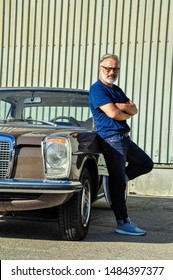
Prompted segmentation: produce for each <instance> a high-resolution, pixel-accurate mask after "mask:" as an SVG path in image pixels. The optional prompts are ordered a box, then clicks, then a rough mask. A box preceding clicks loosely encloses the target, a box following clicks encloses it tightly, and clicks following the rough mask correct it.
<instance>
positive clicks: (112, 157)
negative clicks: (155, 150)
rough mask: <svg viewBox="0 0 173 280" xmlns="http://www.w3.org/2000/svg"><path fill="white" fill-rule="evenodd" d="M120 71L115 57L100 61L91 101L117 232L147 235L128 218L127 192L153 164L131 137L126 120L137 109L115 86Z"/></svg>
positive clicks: (112, 55) (104, 58)
mask: <svg viewBox="0 0 173 280" xmlns="http://www.w3.org/2000/svg"><path fill="white" fill-rule="evenodd" d="M119 70H120V68H119V59H118V57H117V56H116V55H114V54H106V55H104V56H103V57H102V58H101V60H100V65H99V73H100V78H99V80H98V81H97V82H95V83H94V84H93V85H92V86H91V88H90V93H89V101H90V107H91V111H92V114H93V117H94V121H95V125H96V128H97V132H98V135H99V136H100V137H99V139H100V147H101V150H102V153H103V155H104V157H105V161H106V165H107V169H108V173H109V194H110V200H111V205H110V206H111V208H112V210H113V212H114V214H115V217H116V221H117V226H116V228H115V232H117V233H120V234H127V235H144V234H146V231H145V230H142V229H140V228H138V227H137V225H135V224H133V223H132V222H131V221H130V218H129V217H128V214H127V206H126V199H125V190H126V184H127V181H128V180H132V179H134V178H136V177H137V176H140V175H142V174H145V173H148V172H150V171H151V170H152V168H153V162H152V160H151V159H150V157H149V156H148V155H147V154H146V153H145V152H144V151H143V150H142V149H141V148H139V147H138V146H137V145H136V144H135V143H134V142H133V141H132V140H131V138H130V136H129V132H130V127H129V126H128V124H127V120H128V119H130V118H131V117H133V116H134V115H135V114H137V108H136V105H135V104H134V102H133V101H131V100H129V98H128V97H126V95H125V94H124V92H123V91H122V90H121V89H120V88H119V87H118V86H116V85H115V84H114V82H115V81H116V79H117V77H118V74H119Z"/></svg>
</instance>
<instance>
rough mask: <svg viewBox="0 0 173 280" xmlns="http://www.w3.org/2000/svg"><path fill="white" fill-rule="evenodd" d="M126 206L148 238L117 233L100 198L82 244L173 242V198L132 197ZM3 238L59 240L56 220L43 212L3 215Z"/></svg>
mask: <svg viewBox="0 0 173 280" xmlns="http://www.w3.org/2000/svg"><path fill="white" fill-rule="evenodd" d="M127 206H128V212H129V216H130V218H131V219H132V221H133V222H135V223H136V224H138V226H139V227H141V228H144V229H145V230H146V231H147V234H146V235H145V236H127V235H120V234H117V233H114V229H115V226H116V222H115V217H114V215H113V212H112V210H111V209H110V207H109V205H107V203H106V202H105V200H104V199H101V200H100V201H97V202H95V203H94V204H93V208H92V215H91V221H90V228H89V232H88V235H87V236H86V238H85V239H84V240H82V241H80V242H135V243H157V244H158V243H160V244H161V243H173V234H172V232H173V219H172V213H173V198H155V197H142V196H141V197H139V196H129V197H128V199H127ZM44 214H45V212H44ZM0 237H1V238H2V237H5V238H20V239H39V240H58V241H60V239H59V237H58V226H57V222H56V219H55V218H54V217H51V215H50V213H47V212H46V214H45V216H44V215H43V212H42V211H41V212H37V215H35V213H34V215H33V212H32V213H27V212H26V213H25V214H23V215H19V214H18V215H16V216H10V215H6V216H5V217H4V216H1V217H0Z"/></svg>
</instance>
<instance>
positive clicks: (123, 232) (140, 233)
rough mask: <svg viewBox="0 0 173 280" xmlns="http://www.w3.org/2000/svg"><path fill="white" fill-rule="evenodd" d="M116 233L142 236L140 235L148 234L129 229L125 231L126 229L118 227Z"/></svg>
mask: <svg viewBox="0 0 173 280" xmlns="http://www.w3.org/2000/svg"><path fill="white" fill-rule="evenodd" d="M115 232H116V233H119V234H123V235H134V236H140V235H146V232H138V233H137V232H127V231H124V230H121V229H116V230H115Z"/></svg>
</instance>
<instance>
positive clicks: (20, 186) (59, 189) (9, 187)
mask: <svg viewBox="0 0 173 280" xmlns="http://www.w3.org/2000/svg"><path fill="white" fill-rule="evenodd" d="M81 188H82V184H81V183H80V182H73V181H53V182H52V181H34V182H33V181H19V180H13V179H7V180H5V181H3V180H2V181H1V180H0V193H1V192H13V193H73V192H75V191H77V190H79V189H81Z"/></svg>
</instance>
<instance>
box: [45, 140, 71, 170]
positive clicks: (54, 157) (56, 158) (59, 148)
mask: <svg viewBox="0 0 173 280" xmlns="http://www.w3.org/2000/svg"><path fill="white" fill-rule="evenodd" d="M66 160H67V149H66V146H65V145H61V144H57V143H53V144H50V145H49V146H48V148H47V162H48V164H49V165H50V166H51V167H56V168H57V166H63V165H64V164H66Z"/></svg>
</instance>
